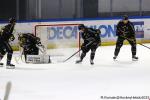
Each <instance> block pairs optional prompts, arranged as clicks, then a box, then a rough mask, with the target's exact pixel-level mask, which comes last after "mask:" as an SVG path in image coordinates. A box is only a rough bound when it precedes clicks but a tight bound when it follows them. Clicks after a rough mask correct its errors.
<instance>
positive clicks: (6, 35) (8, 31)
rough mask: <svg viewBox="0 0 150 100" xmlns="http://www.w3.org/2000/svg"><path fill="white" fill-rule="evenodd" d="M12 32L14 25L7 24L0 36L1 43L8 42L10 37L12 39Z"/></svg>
mask: <svg viewBox="0 0 150 100" xmlns="http://www.w3.org/2000/svg"><path fill="white" fill-rule="evenodd" d="M13 30H14V24H8V25H6V26H4V28H3V29H2V32H1V34H0V39H1V40H3V41H9V39H10V38H11V37H13V38H14V35H13V34H12V33H13Z"/></svg>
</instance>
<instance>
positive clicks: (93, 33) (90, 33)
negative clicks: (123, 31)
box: [76, 24, 101, 65]
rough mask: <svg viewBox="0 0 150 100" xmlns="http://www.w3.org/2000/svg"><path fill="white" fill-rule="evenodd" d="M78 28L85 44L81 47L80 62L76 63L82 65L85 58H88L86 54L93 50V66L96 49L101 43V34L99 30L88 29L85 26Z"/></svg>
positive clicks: (91, 60)
mask: <svg viewBox="0 0 150 100" xmlns="http://www.w3.org/2000/svg"><path fill="white" fill-rule="evenodd" d="M78 28H79V31H80V34H81V36H82V39H83V40H84V43H83V44H82V46H81V50H82V53H81V56H80V60H77V61H76V63H81V62H82V60H83V58H84V57H85V56H86V53H87V52H88V51H89V50H91V55H90V63H91V64H92V65H93V64H94V62H93V60H94V57H95V52H96V49H97V48H98V46H99V45H100V43H101V39H100V33H101V32H100V30H99V29H93V28H87V27H85V26H84V25H83V24H81V25H79V26H78Z"/></svg>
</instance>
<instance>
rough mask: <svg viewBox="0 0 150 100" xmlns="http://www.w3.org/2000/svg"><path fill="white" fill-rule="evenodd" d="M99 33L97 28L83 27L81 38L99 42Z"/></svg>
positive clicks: (85, 40) (86, 40)
mask: <svg viewBox="0 0 150 100" xmlns="http://www.w3.org/2000/svg"><path fill="white" fill-rule="evenodd" d="M100 33H101V32H100V30H99V29H93V28H85V31H84V32H83V33H82V38H83V40H84V42H90V41H94V42H100V41H101V39H100Z"/></svg>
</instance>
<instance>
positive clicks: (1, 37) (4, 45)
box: [0, 18, 16, 69]
mask: <svg viewBox="0 0 150 100" xmlns="http://www.w3.org/2000/svg"><path fill="white" fill-rule="evenodd" d="M15 24H16V20H15V19H14V18H10V19H9V24H8V25H6V26H4V27H3V28H2V30H1V34H0V60H2V58H3V57H4V55H5V54H6V53H7V63H6V66H7V68H12V69H13V68H15V65H13V64H11V59H12V54H13V49H12V47H11V46H10V44H9V42H10V41H13V40H14V39H15V37H14V35H13V34H12V33H13V30H14V27H15ZM0 65H3V63H0Z"/></svg>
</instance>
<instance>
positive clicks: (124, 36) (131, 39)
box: [123, 36, 150, 49]
mask: <svg viewBox="0 0 150 100" xmlns="http://www.w3.org/2000/svg"><path fill="white" fill-rule="evenodd" d="M123 37H124V38H125V39H127V40H130V41H133V42H134V40H133V39H129V38H127V37H125V36H123ZM137 44H139V45H141V46H143V47H146V48H147V49H150V47H148V46H146V45H144V44H142V43H137Z"/></svg>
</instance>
